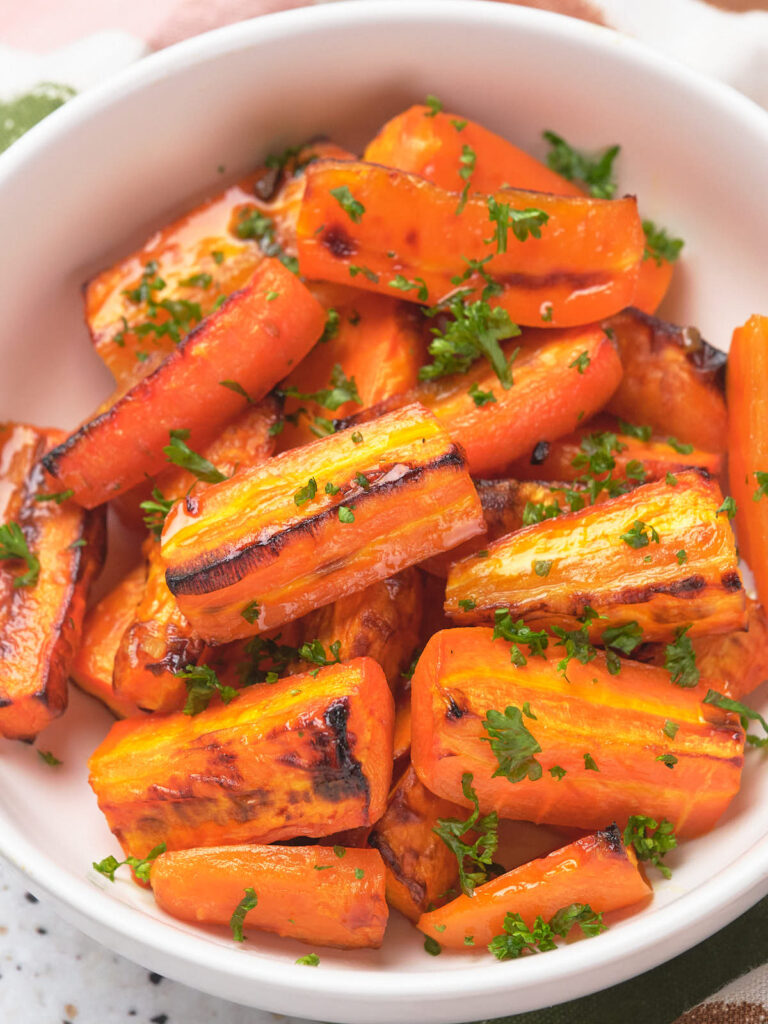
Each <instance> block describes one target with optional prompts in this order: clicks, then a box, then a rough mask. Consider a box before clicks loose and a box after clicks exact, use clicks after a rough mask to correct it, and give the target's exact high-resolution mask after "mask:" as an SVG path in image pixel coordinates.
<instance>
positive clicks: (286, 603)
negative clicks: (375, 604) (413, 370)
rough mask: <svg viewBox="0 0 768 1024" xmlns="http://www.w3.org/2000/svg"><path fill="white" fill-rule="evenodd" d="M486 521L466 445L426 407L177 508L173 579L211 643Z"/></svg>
mask: <svg viewBox="0 0 768 1024" xmlns="http://www.w3.org/2000/svg"><path fill="white" fill-rule="evenodd" d="M482 529H483V521H482V512H481V509H480V502H479V500H478V498H477V493H476V491H475V489H474V487H473V485H472V481H471V480H470V478H469V474H468V472H467V468H466V464H465V460H464V456H463V453H462V452H461V450H460V449H459V448H458V446H457V445H456V444H455V443H453V442H452V441H451V439H450V438H449V437H448V435H447V434H446V433H445V431H444V430H443V429H442V428H441V427H440V426H439V424H438V423H437V420H435V419H434V417H432V416H430V415H429V413H427V412H425V410H424V409H423V408H421V407H420V406H417V405H412V406H408V407H407V408H404V409H400V410H397V411H396V412H393V413H390V414H388V415H386V416H382V417H381V418H379V419H377V420H374V421H372V422H371V423H367V424H365V426H364V427H363V428H362V429H361V430H353V429H349V430H346V431H341V432H338V433H335V434H332V435H331V436H330V437H326V438H322V439H321V440H318V441H315V442H314V443H313V444H309V445H305V446H304V447H303V448H298V449H295V450H293V451H290V452H284V453H283V454H282V455H278V456H276V457H275V458H273V459H270V460H269V461H268V462H265V463H264V464H263V466H259V467H256V468H253V469H250V470H245V471H243V472H241V473H239V474H237V475H236V476H234V477H232V479H230V480H228V481H225V482H224V483H221V484H216V485H215V486H213V487H211V488H210V489H209V490H207V491H206V492H205V493H203V494H201V495H200V496H199V497H198V498H197V499H196V500H195V502H194V507H188V506H187V505H185V504H184V503H180V504H178V505H176V506H175V507H174V508H173V509H172V510H171V512H170V513H169V514H168V518H167V519H166V524H165V529H164V531H163V538H162V556H163V559H164V560H165V563H166V566H167V573H166V578H167V582H168V586H169V588H170V589H171V591H172V593H173V594H174V595H175V597H176V600H177V602H178V605H179V608H180V610H181V612H182V613H183V614H184V615H186V617H187V618H188V619H189V621H190V622H191V623H192V625H193V626H194V628H195V629H196V630H197V632H198V633H199V634H200V636H202V637H204V638H205V639H206V640H214V641H216V642H217V643H222V642H224V641H227V640H232V639H236V638H238V637H243V636H251V635H253V634H255V633H259V632H263V631H264V630H267V629H272V628H275V627H277V626H280V625H282V623H284V622H288V621H290V620H292V619H295V618H298V617H299V616H301V615H304V614H306V613H307V612H309V611H312V610H313V609H315V608H319V607H322V606H323V605H325V604H329V603H330V602H331V601H335V600H338V599H339V598H340V597H343V596H346V595H348V594H353V593H356V592H358V591H360V590H362V589H364V588H365V587H367V586H370V585H371V584H372V583H374V582H376V580H379V579H385V578H387V577H388V576H391V575H392V574H393V573H396V572H399V571H400V570H401V569H404V568H406V567H407V566H408V565H412V564H414V563H416V562H419V561H421V560H422V559H424V558H427V557H428V556H429V555H432V554H435V553H436V552H437V551H443V550H445V549H446V548H450V547H453V546H454V545H456V544H459V543H461V541H463V540H466V539H467V538H468V537H471V536H474V535H475V534H476V533H479V532H480V531H481V530H482Z"/></svg>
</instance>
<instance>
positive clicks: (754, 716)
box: [704, 690, 768, 747]
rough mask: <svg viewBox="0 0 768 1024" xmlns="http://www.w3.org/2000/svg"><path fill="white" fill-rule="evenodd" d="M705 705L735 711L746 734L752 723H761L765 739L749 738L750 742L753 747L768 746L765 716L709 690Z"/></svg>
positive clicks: (767, 728) (767, 725)
mask: <svg viewBox="0 0 768 1024" xmlns="http://www.w3.org/2000/svg"><path fill="white" fill-rule="evenodd" d="M704 703H705V704H714V706H715V707H718V708H723V710H724V711H735V712H736V714H737V715H738V716H739V718H740V719H741V726H742V728H743V729H744V731H745V732H746V730H747V729H748V728H749V723H750V722H759V723H760V725H762V727H763V729H764V730H765V732H766V736H765V738H763V737H760V736H747V740H748V742H749V743H750V744H751V745H752V746H753V747H766V746H768V722H766V720H765V719H764V718H763V716H762V715H761V714H760V713H759V712H757V711H753V709H752V708H750V707H747V705H746V704H743V703H742V702H741V701H739V700H733V699H732V698H731V697H725V696H723V694H722V693H718V692H717V690H707V695H706V697H705V698H704Z"/></svg>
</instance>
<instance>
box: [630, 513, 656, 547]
mask: <svg viewBox="0 0 768 1024" xmlns="http://www.w3.org/2000/svg"><path fill="white" fill-rule="evenodd" d="M621 539H622V540H623V541H624V543H625V544H628V545H629V546H630V547H631V548H635V549H637V548H647V547H648V545H649V544H650V543H651V541H653V542H654V544H658V543H659V534H658V531H657V530H656V529H655V528H654V527H653V526H648V524H647V523H644V522H643V521H642V519H636V520H635V521H634V523H633V525H632V529H631V530H627V532H626V533H622V535H621Z"/></svg>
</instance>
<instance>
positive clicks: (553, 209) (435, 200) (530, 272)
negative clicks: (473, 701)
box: [297, 160, 644, 327]
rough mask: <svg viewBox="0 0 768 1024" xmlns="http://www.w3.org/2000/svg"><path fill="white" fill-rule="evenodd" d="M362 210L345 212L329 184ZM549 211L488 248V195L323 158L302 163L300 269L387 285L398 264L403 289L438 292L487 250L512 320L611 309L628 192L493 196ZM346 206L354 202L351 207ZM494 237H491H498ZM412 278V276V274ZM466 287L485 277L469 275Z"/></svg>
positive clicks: (632, 276) (622, 258) (627, 241)
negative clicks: (538, 224) (614, 195)
mask: <svg viewBox="0 0 768 1024" xmlns="http://www.w3.org/2000/svg"><path fill="white" fill-rule="evenodd" d="M339 190H341V194H343V195H350V196H351V197H352V199H353V201H354V202H356V203H358V204H359V205H360V206H361V207H362V208H363V210H364V212H363V213H362V214H359V213H358V214H356V215H355V216H354V219H353V216H351V215H350V214H349V213H348V212H346V210H345V209H343V208H342V205H341V201H340V200H339V199H338V198H337V197H336V196H334V195H333V194H332V192H337V193H338V192H339ZM493 198H494V199H495V201H496V202H497V203H500V204H505V205H506V206H507V208H510V207H511V208H514V209H515V210H527V209H536V210H540V211H542V212H543V213H544V214H546V216H547V217H548V218H549V219H548V220H547V222H546V223H545V224H544V225H543V227H542V228H541V237H540V238H535V237H532V236H529V237H528V238H527V239H526V240H525V241H519V240H518V238H517V237H516V236H515V235H514V233H513V232H512V231H511V230H510V231H509V234H508V237H507V239H506V245H505V247H504V248H505V251H503V252H499V251H497V246H496V243H495V242H493V241H492V240H491V238H490V236H492V235H493V231H494V224H493V222H492V221H491V219H490V218H489V207H488V201H489V197H487V196H481V195H473V196H470V197H469V198H467V200H466V203H464V201H463V199H462V198H460V196H459V194H458V193H456V192H449V191H447V190H445V189H441V188H439V187H438V186H437V185H433V184H431V183H430V182H428V181H426V180H425V179H424V178H419V177H417V176H416V175H413V174H405V173H404V172H401V171H394V170H391V169H388V168H386V167H379V166H378V165H376V164H364V163H355V162H352V161H347V162H339V161H332V160H322V161H318V162H317V163H315V164H312V165H311V166H310V167H309V168H308V170H307V184H306V189H305V192H304V198H303V200H302V205H301V211H300V213H299V221H298V227H297V231H298V252H299V264H300V266H301V270H302V273H304V274H306V275H307V276H309V277H319V278H323V279H324V280H328V281H337V282H339V283H341V284H348V283H350V282H353V283H354V284H356V285H359V286H360V287H361V288H367V289H371V290H373V291H380V292H383V293H384V294H387V295H391V294H392V290H393V286H394V287H398V275H399V276H400V277H403V278H405V279H406V281H407V282H409V283H410V286H411V287H412V288H413V289H414V290H413V291H411V292H409V297H410V298H414V299H417V300H418V301H425V302H428V303H436V302H437V301H438V300H440V299H443V298H445V297H446V296H447V295H448V294H449V293H451V292H455V291H456V289H457V281H458V284H460V285H462V286H463V284H464V282H463V280H458V279H460V278H462V277H463V274H464V271H465V270H467V269H469V268H468V263H467V261H471V260H486V258H487V257H491V260H490V262H489V263H487V264H486V265H484V266H483V270H484V271H485V272H486V273H488V274H490V276H491V277H492V278H493V279H494V281H495V282H496V284H498V285H499V286H500V287H501V289H502V290H501V292H500V294H498V295H495V296H494V297H493V298H492V299H490V302H491V305H498V306H502V307H503V308H504V309H506V310H507V312H508V313H509V315H510V316H511V317H512V319H513V320H514V321H515V322H516V323H521V324H529V325H541V324H542V323H549V324H551V325H552V326H553V327H569V326H574V325H578V324H586V323H591V322H592V321H595V320H599V319H601V318H602V317H604V316H608V315H610V314H611V313H615V312H618V310H620V309H622V308H623V307H624V306H626V305H628V304H629V303H630V302H631V301H632V297H633V295H634V292H635V284H636V281H637V274H638V269H639V266H640V263H641V261H642V256H643V246H644V236H643V230H642V226H641V224H640V219H639V217H638V215H637V205H636V202H635V199H634V198H632V197H626V198H624V199H613V200H605V199H588V198H571V197H564V196H552V195H549V194H547V193H544V192H534V193H531V192H524V191H522V190H519V189H503V190H499V191H498V192H496V194H495V196H494V197H493ZM353 210H355V208H353ZM499 247H500V248H501V247H502V246H501V244H500V245H499ZM417 279H419V280H417ZM467 284H468V287H470V288H474V289H476V291H477V292H478V293H479V292H480V291H482V289H483V287H484V286H485V284H486V282H485V281H484V280H483V279H482V278H480V276H479V275H478V274H474V275H473V276H470V277H469V278H468V281H467Z"/></svg>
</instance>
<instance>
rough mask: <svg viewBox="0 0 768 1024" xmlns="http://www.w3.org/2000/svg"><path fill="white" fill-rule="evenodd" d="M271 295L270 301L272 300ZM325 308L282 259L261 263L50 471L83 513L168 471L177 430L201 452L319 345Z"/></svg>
mask: <svg viewBox="0 0 768 1024" xmlns="http://www.w3.org/2000/svg"><path fill="white" fill-rule="evenodd" d="M270 297H271V298H270ZM324 321H325V315H324V312H323V309H322V307H321V306H320V304H319V303H318V302H317V300H316V299H314V298H313V297H312V295H311V294H310V293H309V291H308V290H307V289H306V288H305V286H304V285H303V284H302V283H301V282H300V281H299V280H298V278H297V277H296V276H295V275H294V274H292V273H291V272H290V271H289V270H286V268H285V267H284V266H283V265H282V264H281V263H279V262H278V261H277V260H272V259H270V260H265V261H264V262H263V263H262V264H260V266H259V267H258V268H257V270H256V271H255V273H254V276H253V278H252V279H251V282H250V284H249V285H248V286H247V288H245V289H243V290H242V291H240V292H238V293H237V294H236V295H232V296H230V298H229V299H228V300H227V301H226V302H225V303H224V305H223V306H222V307H221V308H220V309H219V310H217V311H216V312H215V313H213V314H211V316H210V317H209V318H208V319H207V320H206V321H205V323H203V324H201V325H200V326H199V327H198V328H197V329H196V330H194V331H193V332H192V333H191V334H188V335H187V337H186V338H185V339H184V340H183V341H182V342H181V343H180V344H179V346H178V347H177V348H176V349H175V350H174V351H173V352H172V353H171V354H170V355H168V356H167V357H166V358H165V360H164V362H163V363H162V364H161V365H160V366H159V367H158V368H157V369H156V370H155V371H154V373H152V374H150V376H149V377H146V378H144V379H143V380H141V381H139V382H138V383H137V384H135V385H134V386H133V387H132V388H130V389H129V390H128V391H127V392H126V393H125V394H124V395H122V397H120V398H118V399H117V401H116V402H114V404H113V405H111V406H110V407H109V408H107V409H106V410H105V411H104V412H102V413H101V414H100V415H97V416H96V417H95V418H94V419H92V420H90V421H89V422H87V423H85V424H84V425H83V426H81V427H80V428H79V429H78V430H76V431H75V432H74V433H73V434H72V435H70V437H68V438H67V439H66V440H65V441H64V442H63V443H62V444H60V445H58V446H57V447H56V448H54V449H53V451H51V452H49V453H48V454H47V455H46V456H45V459H44V463H45V467H46V469H47V470H48V472H49V473H51V474H52V475H53V476H54V477H56V478H57V480H58V481H59V482H60V484H61V486H62V487H66V488H71V489H72V490H74V492H75V500H76V501H77V502H79V504H81V505H84V506H85V507H86V508H91V507H93V506H95V505H99V504H101V503H102V502H104V501H108V500H109V499H110V498H114V497H115V496H116V495H117V494H119V493H121V492H122V491H126V490H128V489H129V488H130V487H133V486H134V485H135V484H137V483H140V482H141V481H142V480H143V479H144V477H145V475H150V476H151V475H152V474H154V473H156V472H158V471H159V470H160V469H162V468H163V466H164V465H165V462H166V459H165V455H164V453H163V447H164V445H167V444H168V440H169V432H170V431H171V430H185V431H189V436H188V438H185V441H186V440H188V441H189V446H190V447H191V448H193V449H194V450H195V451H199V450H200V448H201V447H202V446H204V445H206V444H209V443H210V442H211V440H212V439H213V438H214V437H215V436H216V434H217V433H218V432H219V431H220V430H221V428H222V427H224V426H225V425H226V423H227V422H228V421H229V420H231V419H233V418H234V417H235V416H236V415H237V414H238V413H239V412H240V411H241V410H242V403H243V397H242V394H238V393H236V392H234V391H232V390H230V389H229V388H227V387H224V386H222V384H221V382H222V381H234V382H235V383H236V384H237V385H238V387H240V388H241V389H243V390H244V391H245V392H246V393H247V394H248V395H249V396H250V398H251V399H252V400H253V401H258V400H259V399H261V398H263V397H264V396H265V395H266V394H267V392H268V391H269V390H270V389H271V388H272V387H273V386H274V385H275V384H276V383H277V381H278V380H280V379H281V378H282V377H284V376H285V374H286V373H287V372H288V370H289V369H290V367H291V365H293V364H294V363H296V362H297V361H298V360H299V359H301V358H302V357H303V356H304V355H306V353H307V352H308V351H309V349H310V348H311V347H312V345H313V344H314V343H315V342H316V341H317V339H318V337H319V336H320V333H321V331H322V329H323V323H324Z"/></svg>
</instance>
